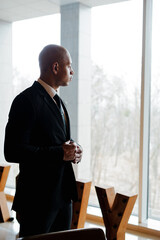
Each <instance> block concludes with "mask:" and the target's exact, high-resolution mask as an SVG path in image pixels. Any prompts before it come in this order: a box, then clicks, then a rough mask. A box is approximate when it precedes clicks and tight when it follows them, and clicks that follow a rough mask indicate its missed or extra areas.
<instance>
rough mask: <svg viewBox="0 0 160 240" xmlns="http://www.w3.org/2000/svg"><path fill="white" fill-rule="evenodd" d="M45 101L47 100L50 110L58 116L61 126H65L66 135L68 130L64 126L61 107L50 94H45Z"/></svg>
mask: <svg viewBox="0 0 160 240" xmlns="http://www.w3.org/2000/svg"><path fill="white" fill-rule="evenodd" d="M44 101H45V102H46V104H47V105H48V107H49V108H50V110H51V111H52V112H53V114H54V116H56V117H57V120H58V121H59V123H60V124H61V127H62V128H63V131H64V133H65V135H66V130H65V127H64V123H63V119H62V115H61V113H60V110H59V108H58V107H57V105H56V103H55V102H54V101H53V100H52V99H51V97H50V96H47V97H46V96H44Z"/></svg>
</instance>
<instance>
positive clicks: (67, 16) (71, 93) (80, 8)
mask: <svg viewBox="0 0 160 240" xmlns="http://www.w3.org/2000/svg"><path fill="white" fill-rule="evenodd" d="M61 45H62V46H64V47H66V48H67V49H68V50H69V52H70V54H71V57H72V62H73V63H72V66H73V69H74V72H75V74H74V78H73V80H72V82H71V83H70V85H69V87H66V88H61V90H60V95H61V96H62V98H63V99H64V100H65V102H66V105H67V108H68V111H69V114H70V119H71V133H72V138H73V139H74V140H75V141H77V142H78V143H79V144H80V145H82V146H83V150H84V155H83V159H82V162H81V163H80V164H79V165H78V166H77V167H75V172H76V176H77V178H83V179H88V178H90V150H91V148H90V143H91V135H90V132H91V121H90V115H91V114H90V104H91V102H90V98H91V53H90V48H91V47H90V45H91V9H90V8H89V7H88V6H86V5H83V4H80V3H73V4H68V5H63V6H62V7H61Z"/></svg>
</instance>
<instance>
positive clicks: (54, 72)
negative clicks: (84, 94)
mask: <svg viewBox="0 0 160 240" xmlns="http://www.w3.org/2000/svg"><path fill="white" fill-rule="evenodd" d="M39 66H40V79H41V80H43V81H44V82H45V83H47V84H48V85H49V86H51V87H52V88H54V89H55V90H57V89H58V88H59V87H60V86H68V85H69V82H70V81H71V80H72V77H73V74H74V71H73V69H72V59H71V56H70V54H69V52H68V51H67V49H65V48H64V47H62V46H58V45H53V44H51V45H47V46H46V47H44V48H43V49H42V51H41V52H40V54H39Z"/></svg>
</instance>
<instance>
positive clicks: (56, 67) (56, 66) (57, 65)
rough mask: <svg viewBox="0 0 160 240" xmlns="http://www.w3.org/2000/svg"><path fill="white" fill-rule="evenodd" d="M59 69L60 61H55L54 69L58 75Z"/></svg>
mask: <svg viewBox="0 0 160 240" xmlns="http://www.w3.org/2000/svg"><path fill="white" fill-rule="evenodd" d="M58 70H59V64H58V62H55V63H53V64H52V71H53V73H54V74H55V75H56V74H57V73H58Z"/></svg>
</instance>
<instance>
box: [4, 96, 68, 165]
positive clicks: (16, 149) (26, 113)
mask: <svg viewBox="0 0 160 240" xmlns="http://www.w3.org/2000/svg"><path fill="white" fill-rule="evenodd" d="M35 121H36V112H35V109H34V107H33V104H32V103H31V102H30V100H29V99H28V98H27V97H26V96H25V95H24V94H20V95H19V96H17V97H16V98H15V100H14V101H13V103H12V106H11V110H10V113H9V119H8V123H7V126H6V131H5V142H4V155H5V159H6V161H8V162H14V163H32V164H34V163H35V164H36V163H41V162H43V163H44V160H45V163H51V164H56V165H57V164H62V162H63V154H64V153H63V148H62V146H44V147H41V146H34V145H31V144H30V143H31V136H32V130H33V127H34V124H35Z"/></svg>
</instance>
